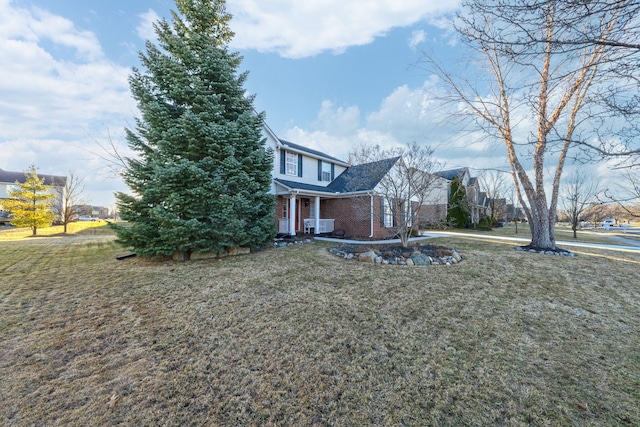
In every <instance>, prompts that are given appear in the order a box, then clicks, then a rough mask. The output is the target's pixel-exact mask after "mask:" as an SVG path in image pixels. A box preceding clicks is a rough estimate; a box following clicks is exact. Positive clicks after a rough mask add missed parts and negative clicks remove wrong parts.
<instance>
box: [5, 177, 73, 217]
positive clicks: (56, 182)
mask: <svg viewBox="0 0 640 427" xmlns="http://www.w3.org/2000/svg"><path fill="white" fill-rule="evenodd" d="M38 178H40V179H44V184H45V185H51V186H53V192H55V194H57V195H58V200H57V203H62V189H63V188H64V185H65V184H66V182H67V177H66V176H59V175H43V174H38ZM26 180H27V178H26V176H25V174H24V172H12V171H5V170H3V169H0V211H3V210H4V207H3V204H2V201H3V200H7V199H9V195H8V193H7V190H9V189H11V188H12V187H14V186H15V185H16V182H17V183H20V184H24V183H25V182H26Z"/></svg>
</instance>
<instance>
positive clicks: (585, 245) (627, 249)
mask: <svg viewBox="0 0 640 427" xmlns="http://www.w3.org/2000/svg"><path fill="white" fill-rule="evenodd" d="M421 233H422V234H421V236H420V237H412V238H410V239H409V241H411V242H415V241H421V240H428V239H432V238H436V237H463V238H471V239H482V240H497V241H507V242H513V243H520V244H525V245H526V244H527V243H529V242H530V241H531V239H528V238H521V237H503V236H491V235H487V234H467V233H451V232H447V231H423V232H421ZM608 237H618V236H608ZM620 239H624V238H623V237H620ZM315 240H319V241H325V242H336V243H346V244H353V245H364V244H373V245H385V244H395V243H400V239H389V240H348V239H333V238H330V237H315ZM624 240H625V241H629V242H628V243H630V244H632V245H633V246H619V245H604V244H599V243H583V242H567V241H562V240H560V241H556V244H557V245H558V246H560V247H562V246H572V247H577V248H593V249H606V250H612V251H620V252H637V253H640V245H639V244H638V242H635V241H632V240H631V239H624ZM632 242H633V243H632Z"/></svg>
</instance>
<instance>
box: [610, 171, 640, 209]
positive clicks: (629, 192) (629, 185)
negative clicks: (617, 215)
mask: <svg viewBox="0 0 640 427" xmlns="http://www.w3.org/2000/svg"><path fill="white" fill-rule="evenodd" d="M619 187H620V188H619V189H618V191H614V192H611V191H610V190H609V189H607V190H606V191H605V192H604V200H606V201H607V202H613V203H615V204H616V205H617V206H618V207H619V208H620V209H622V210H623V211H624V214H625V215H627V216H631V217H634V218H639V217H640V176H639V175H638V171H637V169H635V168H631V169H628V170H626V171H625V172H624V174H623V183H622V184H621V185H620V186H619ZM616 193H617V194H616Z"/></svg>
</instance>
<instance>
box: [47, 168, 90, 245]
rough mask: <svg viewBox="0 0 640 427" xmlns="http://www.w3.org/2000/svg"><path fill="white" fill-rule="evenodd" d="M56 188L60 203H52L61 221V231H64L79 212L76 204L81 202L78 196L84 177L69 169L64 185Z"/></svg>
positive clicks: (81, 189) (82, 186)
mask: <svg viewBox="0 0 640 427" xmlns="http://www.w3.org/2000/svg"><path fill="white" fill-rule="evenodd" d="M56 190H57V193H58V198H59V200H60V203H57V204H55V205H54V212H55V213H56V215H57V216H58V217H59V218H60V220H61V221H62V225H63V226H64V231H63V232H64V233H66V232H67V225H68V224H69V223H70V222H71V221H73V220H74V219H75V218H76V217H77V216H78V215H79V214H80V212H78V206H79V205H80V204H81V203H82V200H81V199H80V198H81V196H82V193H83V192H84V178H81V177H79V176H78V175H76V174H75V172H73V171H70V172H69V176H68V177H67V180H66V181H65V183H64V185H63V186H60V187H56Z"/></svg>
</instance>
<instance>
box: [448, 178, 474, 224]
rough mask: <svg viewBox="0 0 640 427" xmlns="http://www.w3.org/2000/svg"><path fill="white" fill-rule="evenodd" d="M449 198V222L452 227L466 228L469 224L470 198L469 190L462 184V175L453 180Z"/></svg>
mask: <svg viewBox="0 0 640 427" xmlns="http://www.w3.org/2000/svg"><path fill="white" fill-rule="evenodd" d="M449 194H450V196H449V197H450V198H449V209H448V211H447V222H448V223H449V225H451V226H452V227H456V228H464V227H466V226H467V225H468V224H469V218H470V215H469V212H470V209H469V200H468V199H467V190H466V189H465V188H464V185H462V180H461V179H460V177H455V178H453V179H452V180H451V187H450V193H449Z"/></svg>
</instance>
